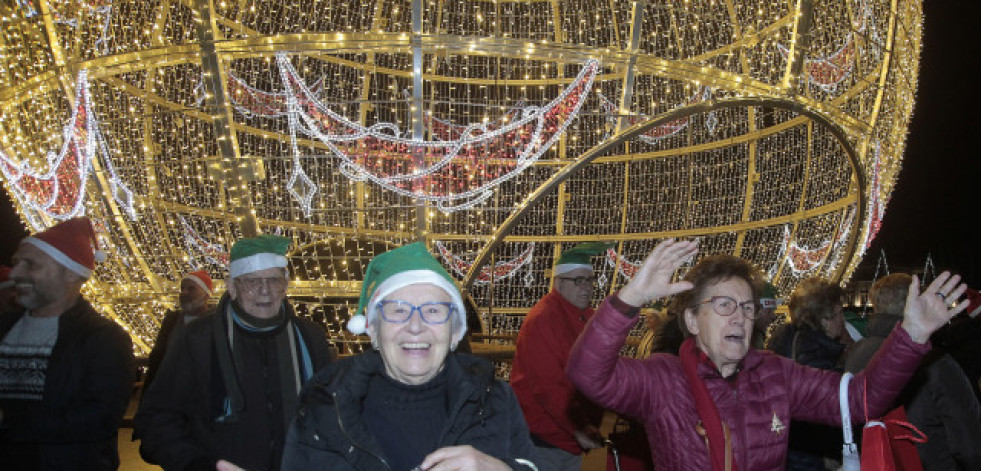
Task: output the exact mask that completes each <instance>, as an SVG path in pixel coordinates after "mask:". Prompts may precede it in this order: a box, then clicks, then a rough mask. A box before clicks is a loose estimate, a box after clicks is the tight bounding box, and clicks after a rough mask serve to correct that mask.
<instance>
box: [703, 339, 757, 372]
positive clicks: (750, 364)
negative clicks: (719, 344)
mask: <svg viewBox="0 0 981 471" xmlns="http://www.w3.org/2000/svg"><path fill="white" fill-rule="evenodd" d="M696 349H697V351H698V376H700V377H702V378H704V379H711V378H722V373H720V372H719V367H718V366H716V365H715V362H713V361H712V359H711V358H709V356H708V354H707V353H705V352H703V351H702V349H700V348H698V347H697V344H696ZM762 362H763V354H762V353H760V351H759V350H757V349H755V348H753V347H752V346H750V347H749V350H748V351H747V352H746V356H745V357H743V361H741V362H739V365H738V366H737V367H736V372H735V373H733V375H732V376H730V377H729V378H727V379H729V380H732V381H735V380H736V379H737V378H738V377H739V374H740V373H742V372H743V371H744V370H752V369H754V368H756V367H757V366H759V365H760V363H762Z"/></svg>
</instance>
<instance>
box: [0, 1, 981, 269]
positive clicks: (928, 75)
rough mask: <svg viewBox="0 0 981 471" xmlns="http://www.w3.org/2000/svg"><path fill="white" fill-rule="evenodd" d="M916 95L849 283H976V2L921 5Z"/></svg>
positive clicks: (979, 183)
mask: <svg viewBox="0 0 981 471" xmlns="http://www.w3.org/2000/svg"><path fill="white" fill-rule="evenodd" d="M924 3H925V4H924V6H923V9H924V16H925V19H924V38H923V40H924V45H923V55H922V56H921V61H920V76H919V77H920V78H919V93H918V96H917V101H916V108H915V109H914V113H913V121H912V124H911V126H910V133H909V137H908V141H907V146H906V155H905V157H904V159H903V168H902V171H901V172H900V174H899V180H898V182H897V186H896V189H895V191H894V192H893V194H892V198H891V200H890V201H889V204H888V206H887V207H886V215H885V219H884V221H883V224H882V229H881V231H880V232H879V235H878V237H877V238H876V239H875V240H874V241H873V243H872V246H871V247H870V248H869V251H868V252H867V253H866V256H865V259H864V260H863V262H862V265H861V266H860V267H859V269H858V271H857V272H856V274H855V276H854V277H853V279H871V278H872V276H873V274H874V273H875V267H876V264H877V261H878V260H879V253H880V250H884V251H885V254H886V260H887V261H888V263H889V268H890V270H891V271H893V272H896V271H907V272H908V271H917V270H922V269H923V267H924V262H925V260H926V257H927V254H930V255H931V257H932V259H933V262H934V265H935V266H936V268H937V270H938V271H940V270H944V269H951V270H952V271H956V272H959V273H961V274H962V275H963V276H964V278H965V279H966V280H968V282H969V283H970V284H971V285H972V286H975V287H977V286H979V285H981V259H979V253H981V250H979V248H978V244H979V243H981V240H979V238H978V237H977V236H976V235H975V231H977V230H978V228H979V227H981V223H979V222H981V221H979V220H978V219H979V217H981V214H979V211H978V205H979V203H981V201H979V200H981V198H979V194H981V159H979V158H978V154H979V151H978V150H977V147H978V146H979V145H981V144H979V141H981V137H979V136H981V112H979V111H978V110H979V109H981V100H979V98H978V90H977V89H976V88H975V87H977V86H978V85H981V21H979V14H981V6H979V3H981V2H977V1H976V0H932V1H930V0H928V1H925V2H924ZM0 221H2V226H0V227H2V229H0V263H4V264H9V263H10V256H11V254H12V252H13V250H14V249H15V248H16V246H17V241H18V240H20V239H21V238H22V237H23V236H24V235H25V232H24V229H23V228H22V226H21V225H20V224H19V223H18V222H17V221H16V219H15V216H14V212H13V208H12V207H11V205H10V201H9V199H8V195H7V194H6V193H5V192H4V191H0Z"/></svg>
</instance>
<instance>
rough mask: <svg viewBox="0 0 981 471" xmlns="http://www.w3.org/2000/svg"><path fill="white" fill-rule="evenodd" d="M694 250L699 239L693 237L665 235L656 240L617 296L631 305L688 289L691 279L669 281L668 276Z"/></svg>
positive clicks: (696, 249)
mask: <svg viewBox="0 0 981 471" xmlns="http://www.w3.org/2000/svg"><path fill="white" fill-rule="evenodd" d="M696 253H698V243H697V242H695V241H692V240H676V239H667V240H665V241H663V242H661V243H660V244H657V247H654V250H652V251H651V253H650V255H648V256H647V258H645V259H644V262H643V263H642V264H641V265H640V268H638V269H637V273H636V274H634V277H633V279H631V280H630V282H629V283H627V286H624V287H623V289H621V290H620V293H619V294H618V295H617V296H619V297H620V300H621V301H623V302H625V303H627V304H629V305H631V306H643V305H645V304H647V303H649V302H651V301H653V300H655V299H659V298H664V297H667V296H671V295H673V294H676V293H680V292H682V291H686V290H689V289H691V288H692V284H691V283H690V282H687V281H678V282H674V283H672V282H671V277H673V276H674V272H675V271H676V270H677V269H678V267H680V266H681V264H682V263H685V261H686V260H688V259H690V258H691V257H693V256H695V254H696Z"/></svg>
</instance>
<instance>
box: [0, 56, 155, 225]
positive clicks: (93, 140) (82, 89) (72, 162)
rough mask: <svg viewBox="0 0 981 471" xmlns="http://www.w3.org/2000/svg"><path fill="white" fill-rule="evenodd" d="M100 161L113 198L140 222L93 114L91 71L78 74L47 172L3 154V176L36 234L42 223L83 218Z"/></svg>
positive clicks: (0, 166) (0, 155) (0, 162)
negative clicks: (88, 185) (92, 175)
mask: <svg viewBox="0 0 981 471" xmlns="http://www.w3.org/2000/svg"><path fill="white" fill-rule="evenodd" d="M97 157H101V158H102V164H103V166H104V167H105V169H106V170H107V171H108V172H109V189H110V192H111V194H112V197H113V199H115V200H116V202H117V203H118V204H119V205H120V207H121V208H122V209H123V211H124V212H125V213H126V215H127V216H129V217H130V219H136V216H137V215H136V209H135V207H134V198H133V192H132V191H131V190H130V189H129V188H128V187H127V186H126V185H125V184H124V183H123V182H122V180H121V179H120V178H119V175H117V174H116V169H115V167H114V166H113V164H112V159H111V157H110V153H109V147H108V146H107V145H106V140H105V137H104V136H103V135H102V131H101V130H100V129H99V122H98V119H97V118H96V116H95V112H94V111H93V110H92V95H91V93H90V91H89V82H88V71H85V70H83V71H81V72H80V73H79V74H78V81H77V85H76V92H75V107H74V109H73V110H72V115H71V117H70V118H69V120H68V124H67V125H65V127H64V128H63V129H62V146H61V150H60V151H59V152H58V153H57V154H55V153H54V152H48V154H47V156H46V158H45V160H46V164H47V165H46V167H47V170H36V169H34V168H33V166H31V164H30V163H29V162H26V161H24V162H20V163H17V162H15V161H14V160H13V159H11V158H10V157H8V156H7V155H6V153H4V152H3V151H2V150H0V171H2V172H3V175H4V178H6V179H7V181H8V182H10V188H11V189H12V190H13V194H14V197H15V198H16V199H17V201H18V202H20V204H21V207H22V208H25V209H26V211H24V214H25V218H26V219H27V220H28V223H29V224H30V225H31V227H32V228H33V229H34V230H41V229H43V228H44V227H47V224H46V223H45V221H44V218H48V219H54V220H57V221H63V220H66V219H70V218H73V217H76V216H81V215H84V214H85V205H84V202H85V180H86V179H87V178H88V177H89V174H90V173H91V172H92V161H93V160H94V159H95V158H97Z"/></svg>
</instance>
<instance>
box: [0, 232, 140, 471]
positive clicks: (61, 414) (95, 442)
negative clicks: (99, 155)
mask: <svg viewBox="0 0 981 471" xmlns="http://www.w3.org/2000/svg"><path fill="white" fill-rule="evenodd" d="M95 245H96V239H95V232H94V230H93V229H92V223H91V222H90V221H89V220H88V219H87V218H75V219H69V220H66V221H63V222H61V223H59V224H57V225H55V226H53V227H51V228H49V229H47V230H45V231H43V232H39V233H37V234H35V235H33V236H30V237H27V238H25V239H24V240H23V241H22V242H21V243H20V246H19V247H18V248H17V252H16V253H15V254H14V258H13V262H14V264H13V269H12V270H11V272H10V278H11V280H13V282H14V286H15V289H16V292H17V302H18V303H19V304H20V305H21V306H23V307H22V308H18V309H15V310H13V311H10V312H7V313H4V314H2V315H0V339H2V340H0V462H2V463H3V464H2V467H3V468H4V469H16V470H18V471H30V470H99V471H105V470H115V469H117V468H118V467H119V454H118V452H117V445H116V443H117V437H116V435H117V430H118V428H119V424H120V422H121V421H122V419H123V414H124V413H125V412H126V405H127V403H128V402H129V398H130V394H131V392H132V388H133V379H134V372H135V365H134V361H133V347H132V344H131V342H130V338H129V335H127V334H126V332H125V331H124V330H123V329H122V328H121V327H120V326H119V325H117V324H116V323H115V322H112V321H111V320H109V319H105V318H103V317H102V316H100V315H99V313H97V312H96V311H95V309H93V308H92V305H90V304H89V303H88V301H86V300H85V299H83V298H82V295H81V289H82V285H83V284H84V283H85V280H87V279H88V278H89V276H91V275H92V271H93V270H94V269H95V261H96V255H95V250H94V249H93V246H95Z"/></svg>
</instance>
